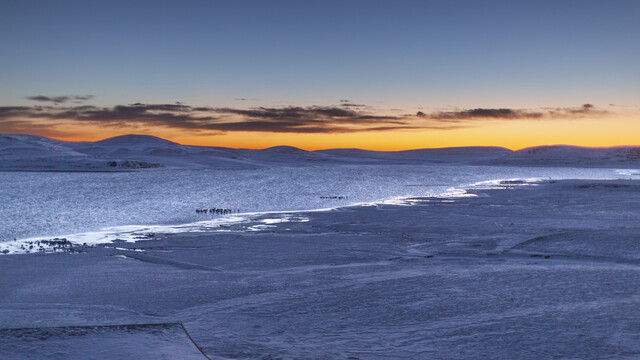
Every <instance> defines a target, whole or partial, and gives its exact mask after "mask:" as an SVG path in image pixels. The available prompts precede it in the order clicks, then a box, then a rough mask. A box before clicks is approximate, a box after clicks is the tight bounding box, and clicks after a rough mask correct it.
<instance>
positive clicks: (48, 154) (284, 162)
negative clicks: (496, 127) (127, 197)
mask: <svg viewBox="0 0 640 360" xmlns="http://www.w3.org/2000/svg"><path fill="white" fill-rule="evenodd" d="M318 164H409V165H410V164H415V165H426V164H461V165H509V166H579V167H591V166H597V167H616V166H617V167H628V166H632V167H635V166H640V147H639V146H621V147H611V148H585V147H578V146H567V145H554V146H537V147H532V148H526V149H522V150H518V151H512V150H509V149H506V148H501V147H491V146H488V147H482V146H471V147H451V148H433V149H415V150H404V151H373V150H362V149H328V150H316V151H306V150H302V149H299V148H296V147H292V146H274V147H270V148H267V149H261V150H253V149H232V148H225V147H214V146H193V145H181V144H178V143H175V142H172V141H169V140H165V139H162V138H158V137H155V136H150V135H133V134H132V135H122V136H116V137H113V138H109V139H104V140H100V141H95V142H67V141H60V140H54V139H49V138H45V137H40V136H35V135H23V134H0V171H123V170H133V169H158V168H170V169H203V168H219V169H227V168H260V167H270V166H309V165H318Z"/></svg>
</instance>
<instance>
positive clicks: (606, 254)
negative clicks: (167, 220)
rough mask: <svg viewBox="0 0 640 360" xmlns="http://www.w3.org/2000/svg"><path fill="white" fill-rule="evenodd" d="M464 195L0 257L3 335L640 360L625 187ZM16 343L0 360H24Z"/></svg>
mask: <svg viewBox="0 0 640 360" xmlns="http://www.w3.org/2000/svg"><path fill="white" fill-rule="evenodd" d="M469 194H474V195H476V196H473V197H442V196H440V197H426V198H419V197H416V198H413V199H411V205H410V206H407V205H406V204H404V205H394V204H391V203H386V204H374V205H369V206H351V207H340V208H336V209H334V210H331V211H315V212H300V213H293V214H287V213H280V214H262V215H257V217H254V218H252V219H251V220H250V222H249V223H245V222H240V223H236V224H231V225H230V226H229V228H228V229H227V230H228V231H227V232H186V233H174V234H165V235H162V234H157V235H158V236H157V237H156V238H154V239H145V240H141V241H138V242H135V243H118V244H109V245H102V246H96V247H93V248H84V249H83V251H82V252H81V253H74V254H67V253H56V254H28V255H8V256H1V257H0V274H2V275H3V276H1V277H0V289H2V291H1V292H0V323H2V324H3V327H13V328H15V327H52V326H77V325H87V324H89V325H100V324H128V323H158V322H161V323H165V322H182V323H184V324H185V326H186V328H187V329H188V330H189V334H190V335H191V336H192V337H193V339H194V341H195V342H196V343H198V344H199V345H200V346H202V347H203V350H204V352H205V353H206V354H207V355H209V356H211V357H213V358H215V357H220V358H232V359H275V358H281V359H460V358H465V359H486V358H494V359H515V358H517V359H541V358H544V359H576V358H577V359H633V358H638V357H639V356H640V331H639V329H640V323H639V322H638V321H639V320H638V319H640V310H639V309H640V282H639V281H638V279H639V276H640V247H639V246H638V242H639V238H638V234H640V226H639V225H638V224H640V182H639V181H638V180H608V181H603V180H566V181H555V180H551V181H550V180H544V181H540V182H539V183H537V185H536V186H528V185H527V184H526V183H523V182H518V181H516V180H509V181H503V182H502V183H495V184H481V185H480V186H478V187H476V188H474V189H470V190H469ZM292 216H302V217H304V218H305V220H308V221H299V222H294V221H286V220H287V219H289V220H291V217H292ZM278 219H282V220H283V221H278ZM253 225H268V226H270V227H269V228H268V230H267V231H256V232H250V231H247V227H250V226H253ZM58 339H59V340H56V339H55V338H50V339H49V340H47V341H50V342H49V344H51V345H52V346H49V347H47V348H48V349H57V348H59V347H57V346H58V345H59V344H62V343H64V341H66V340H65V339H64V337H62V338H60V337H59V338H58ZM101 339H102V345H104V347H99V348H98V349H102V350H104V349H105V348H109V345H110V344H112V342H113V343H116V344H117V343H118V342H117V341H119V339H120V340H122V338H120V337H111V336H105V337H102V338H101ZM126 339H129V338H128V337H127V338H126ZM130 339H133V340H136V339H139V338H138V337H137V335H136V334H135V333H133V334H131V338H130ZM171 339H173V337H171ZM58 341H59V342H58ZM145 341H146V340H145ZM172 342H173V340H171V342H170V343H172ZM43 343H44V341H43ZM180 343H181V344H184V342H182V341H181V342H180ZM33 344H34V343H32V345H33ZM35 344H37V343H35ZM87 344H88V343H85V345H87ZM15 345H16V344H15V343H13V342H10V341H9V342H8V341H0V353H1V354H6V353H9V354H15V355H17V356H9V358H18V359H20V358H28V357H26V356H22V354H24V353H23V352H18V350H15V349H16V347H15ZM87 346H88V345H87ZM47 348H42V349H45V350H46V349H47ZM134 348H135V347H134ZM138 350H141V351H143V354H145V352H144V349H139V348H138ZM8 351H11V352H8ZM38 357H39V358H50V357H51V356H50V354H45V353H43V352H39V353H38Z"/></svg>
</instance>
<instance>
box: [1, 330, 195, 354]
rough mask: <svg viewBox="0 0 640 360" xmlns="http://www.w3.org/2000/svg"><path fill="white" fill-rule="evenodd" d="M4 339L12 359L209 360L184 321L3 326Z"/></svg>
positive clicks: (5, 346)
mask: <svg viewBox="0 0 640 360" xmlns="http://www.w3.org/2000/svg"><path fill="white" fill-rule="evenodd" d="M0 342H1V343H3V344H4V345H3V346H2V351H3V352H4V354H5V355H6V356H10V357H11V358H12V359H49V360H55V359H60V360H68V359H100V360H107V359H113V360H119V359H149V360H156V359H167V360H169V359H184V360H189V359H193V360H206V357H205V356H204V355H203V354H202V353H201V352H200V351H199V350H198V348H197V347H196V345H195V344H194V343H192V341H191V339H190V338H189V336H188V335H187V333H185V330H184V328H183V326H182V324H131V325H110V326H69V327H59V328H22V329H0ZM0 354H2V353H0Z"/></svg>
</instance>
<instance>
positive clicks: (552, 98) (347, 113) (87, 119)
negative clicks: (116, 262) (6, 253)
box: [0, 0, 640, 149]
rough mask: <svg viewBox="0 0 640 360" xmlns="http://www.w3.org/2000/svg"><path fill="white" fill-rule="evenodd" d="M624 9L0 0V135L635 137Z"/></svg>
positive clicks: (399, 140)
mask: <svg viewBox="0 0 640 360" xmlns="http://www.w3.org/2000/svg"><path fill="white" fill-rule="evenodd" d="M639 19H640V1H638V0H617V1H616V0H614V1H590V0H581V1H577V0H555V1H543V0H536V1H513V0H511V1H489V0H485V1H480V0H478V1H462V0H449V1H444V0H442V1H224V2H222V1H166V0H157V1H132V0H129V1H115V0H114V1H65V0H56V1H29V0H21V1H7V0H0V44H2V56H0V69H2V70H1V71H0V132H13V133H16V132H20V133H31V134H38V135H44V136H51V137H56V138H60V139H70V140H85V139H97V138H100V137H106V136H108V135H119V134H123V133H131V132H138V133H146V134H153V135H157V136H164V137H168V138H170V139H173V140H174V141H182V142H188V143H194V144H203V145H205V144H212V145H213V144H223V145H225V146H252V147H260V146H264V147H266V146H271V145H280V144H288V145H295V146H301V147H306V148H326V147H355V146H359V147H367V148H380V149H382V148H384V149H400V148H409V147H432V146H453V145H455V146H458V145H501V146H508V147H511V148H519V147H523V146H531V145H539V144H553V143H567V144H579V145H590V146H596V145H597V146H602V145H620V144H635V143H637V141H638V140H637V139H639V137H638V136H640V96H638V95H640V46H638V44H640V20H639ZM73 96H80V97H82V99H80V98H73ZM55 97H58V100H59V101H52V100H53V98H55ZM60 97H66V98H60ZM62 99H63V100H64V101H62ZM344 100H349V102H345V101H344ZM176 102H180V105H179V106H173V107H171V106H166V105H167V104H169V105H170V104H176ZM612 104H613V105H615V106H612ZM183 105H184V106H183ZM587 105H588V106H587ZM43 106H44V107H48V108H42V107H43ZM261 107H263V108H262V109H261ZM43 109H44V110H43ZM247 110H248V111H247ZM576 129H578V131H576Z"/></svg>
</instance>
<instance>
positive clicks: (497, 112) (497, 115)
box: [418, 108, 544, 120]
mask: <svg viewBox="0 0 640 360" xmlns="http://www.w3.org/2000/svg"><path fill="white" fill-rule="evenodd" d="M418 114H422V115H418V116H425V115H424V113H422V112H421V111H419V112H418ZM543 116H544V114H543V113H541V112H531V111H527V110H518V109H481V108H478V109H470V110H461V111H446V112H438V113H434V114H431V115H429V117H430V118H431V119H435V120H472V119H538V118H541V117H543Z"/></svg>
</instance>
